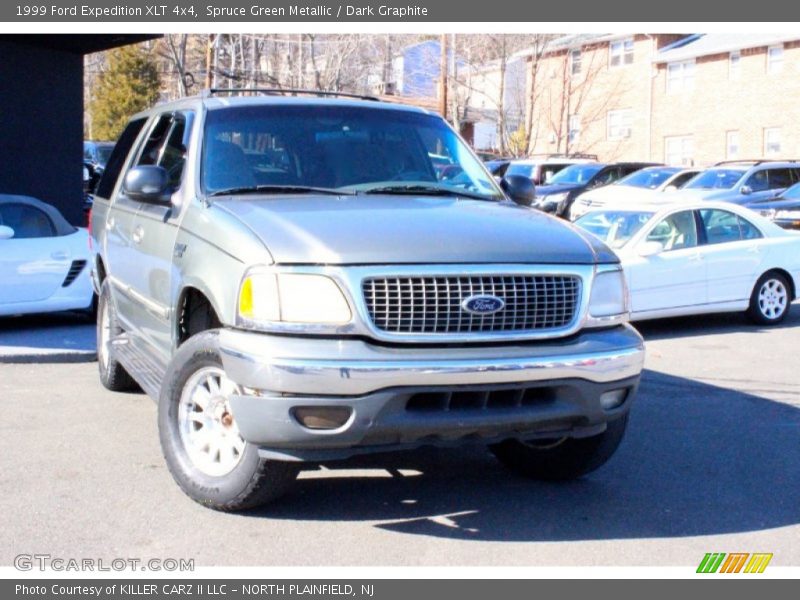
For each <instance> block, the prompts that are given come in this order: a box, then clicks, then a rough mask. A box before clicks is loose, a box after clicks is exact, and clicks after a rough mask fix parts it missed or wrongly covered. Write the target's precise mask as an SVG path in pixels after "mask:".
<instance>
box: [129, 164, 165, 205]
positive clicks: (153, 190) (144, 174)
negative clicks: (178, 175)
mask: <svg viewBox="0 0 800 600" xmlns="http://www.w3.org/2000/svg"><path fill="white" fill-rule="evenodd" d="M169 188H170V186H169V174H168V173H167V171H166V169H164V168H163V167H156V166H154V165H141V166H138V167H133V168H132V169H131V170H130V171H128V173H127V174H126V175H125V181H123V183H122V191H123V192H125V195H126V196H128V197H129V198H130V199H131V200H138V201H139V202H147V203H149V204H161V205H164V206H167V205H169V204H170V203H171V199H170V193H169V191H170V189H169Z"/></svg>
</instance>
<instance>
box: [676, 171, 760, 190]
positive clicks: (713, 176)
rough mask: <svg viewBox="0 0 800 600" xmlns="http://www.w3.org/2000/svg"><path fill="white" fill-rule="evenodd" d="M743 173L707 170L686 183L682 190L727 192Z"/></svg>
mask: <svg viewBox="0 0 800 600" xmlns="http://www.w3.org/2000/svg"><path fill="white" fill-rule="evenodd" d="M744 173H745V172H744V171H743V170H741V169H708V170H707V171H703V172H702V173H700V174H699V175H697V176H696V177H695V178H694V179H692V180H691V181H690V182H689V183H687V184H686V185H685V186H684V189H687V190H690V189H696V190H729V189H731V188H732V187H733V186H735V185H736V182H738V181H739V180H740V179H741V178H742V175H744Z"/></svg>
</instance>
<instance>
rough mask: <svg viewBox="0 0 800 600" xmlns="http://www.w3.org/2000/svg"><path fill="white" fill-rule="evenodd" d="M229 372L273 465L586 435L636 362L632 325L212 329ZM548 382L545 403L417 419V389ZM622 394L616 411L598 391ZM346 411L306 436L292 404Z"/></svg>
mask: <svg viewBox="0 0 800 600" xmlns="http://www.w3.org/2000/svg"><path fill="white" fill-rule="evenodd" d="M220 350H221V356H222V362H223V366H224V368H225V371H226V373H227V375H228V376H229V377H230V378H231V379H232V380H233V381H235V382H236V383H238V384H239V385H240V386H242V387H243V388H245V389H246V390H247V393H246V394H242V395H239V396H235V397H234V398H233V399H232V402H231V405H232V410H233V413H234V416H235V417H236V421H237V424H238V426H239V430H240V431H241V433H242V435H243V437H244V438H245V439H246V440H248V441H250V442H252V443H256V444H258V445H260V446H262V447H263V449H264V450H263V451H264V452H267V453H268V454H270V455H272V456H273V457H275V458H282V459H294V460H298V459H299V460H312V459H322V458H330V457H338V456H345V455H349V454H353V453H356V452H359V451H376V450H388V449H395V448H400V447H408V446H414V445H419V444H421V443H446V442H452V441H458V440H460V439H464V438H471V439H473V441H484V442H487V441H492V440H499V439H504V438H507V437H535V436H536V435H537V432H539V433H542V435H544V434H546V435H549V436H552V435H554V434H555V433H558V434H559V435H562V434H563V435H572V436H575V437H579V436H581V435H592V434H594V433H598V432H600V431H602V430H603V429H604V428H605V423H606V422H607V421H608V420H611V419H613V418H617V417H619V416H620V415H621V414H624V413H625V412H627V410H628V408H629V406H630V399H631V398H632V396H633V392H634V391H635V388H636V386H637V384H638V378H639V374H640V372H641V370H642V366H643V363H644V345H643V342H642V339H641V337H640V336H639V334H638V333H637V332H636V331H635V330H634V329H633V328H632V327H630V326H628V325H623V326H619V327H615V328H613V329H607V330H600V331H586V332H584V333H581V334H580V335H577V336H573V337H571V338H569V339H566V340H558V341H551V342H537V343H532V344H514V345H496V346H475V347H439V348H429V347H417V348H409V347H397V346H391V347H388V346H379V345H374V344H369V343H367V342H364V341H361V340H344V339H339V340H331V339H314V338H309V337H305V338H299V337H288V336H275V335H267V334H259V333H253V332H246V331H240V330H232V329H226V330H222V331H221V332H220ZM508 385H512V386H513V385H517V386H533V387H544V386H547V387H548V389H549V390H552V395H553V398H554V401H553V402H549V403H546V404H542V405H536V406H525V407H522V406H519V407H516V408H513V409H510V408H503V409H490V410H487V409H485V408H484V409H482V410H474V411H450V410H447V411H443V412H441V413H436V414H430V413H424V412H423V413H414V412H409V411H408V410H407V404H406V403H407V402H408V400H409V398H410V397H411V396H412V395H413V394H414V393H418V392H425V391H442V390H444V391H448V390H450V389H462V390H463V389H465V388H470V389H478V390H483V389H495V388H497V387H498V386H500V387H502V386H508ZM621 387H623V388H625V389H628V390H629V391H630V393H629V394H628V400H626V402H625V403H624V404H623V405H622V406H621V407H619V408H617V409H615V410H614V411H611V412H609V411H604V410H603V409H602V408H601V407H600V401H599V398H600V396H601V395H602V394H603V393H604V392H605V391H609V390H613V389H618V388H621ZM332 405H336V406H347V407H349V408H350V409H351V410H352V417H351V418H350V419H349V420H348V422H347V423H345V424H344V425H343V426H342V427H340V428H338V429H334V430H312V429H308V428H306V427H304V426H302V425H301V424H300V423H299V422H298V421H297V420H296V419H295V418H294V417H293V415H292V410H293V408H295V407H298V406H303V407H308V406H332Z"/></svg>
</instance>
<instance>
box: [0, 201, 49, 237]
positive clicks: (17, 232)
mask: <svg viewBox="0 0 800 600" xmlns="http://www.w3.org/2000/svg"><path fill="white" fill-rule="evenodd" d="M0 225H5V226H6V227H11V229H13V230H14V239H28V238H42V237H51V236H54V235H55V234H56V228H55V226H54V225H53V222H52V221H51V220H50V217H48V216H47V215H46V214H45V213H44V212H42V211H41V210H39V209H38V208H36V207H34V206H28V205H27V204H16V203H12V204H3V205H0Z"/></svg>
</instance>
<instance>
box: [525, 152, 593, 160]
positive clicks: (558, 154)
mask: <svg viewBox="0 0 800 600" xmlns="http://www.w3.org/2000/svg"><path fill="white" fill-rule="evenodd" d="M527 158H588V159H591V160H597V154H586V153H583V152H575V153H563V152H556V153H550V152H542V153H538V154H531V155H529V156H528V157H527Z"/></svg>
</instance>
